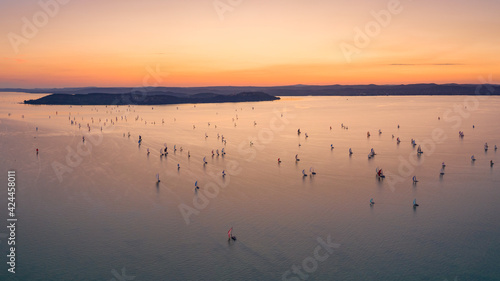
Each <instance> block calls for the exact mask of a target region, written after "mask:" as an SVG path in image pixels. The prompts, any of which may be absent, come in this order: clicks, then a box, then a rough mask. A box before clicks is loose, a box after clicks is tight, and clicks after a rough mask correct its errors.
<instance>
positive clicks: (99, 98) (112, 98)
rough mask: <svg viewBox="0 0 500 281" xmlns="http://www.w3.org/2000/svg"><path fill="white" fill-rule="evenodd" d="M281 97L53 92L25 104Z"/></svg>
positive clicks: (267, 97)
mask: <svg viewBox="0 0 500 281" xmlns="http://www.w3.org/2000/svg"><path fill="white" fill-rule="evenodd" d="M277 99H279V98H278V97H275V96H271V95H269V94H266V93H263V92H243V93H239V94H233V95H218V94H213V93H202V94H197V95H192V96H186V95H184V96H181V97H178V96H172V95H152V94H146V95H141V94H133V93H125V94H107V93H90V94H51V95H48V96H45V97H42V98H39V99H35V100H25V101H24V103H25V104H49V105H128V104H135V105H162V104H182V103H224V102H249V101H273V100H277Z"/></svg>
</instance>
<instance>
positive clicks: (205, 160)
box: [203, 157, 207, 165]
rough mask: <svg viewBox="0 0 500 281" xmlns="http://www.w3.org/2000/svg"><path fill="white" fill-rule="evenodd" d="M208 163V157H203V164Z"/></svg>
mask: <svg viewBox="0 0 500 281" xmlns="http://www.w3.org/2000/svg"><path fill="white" fill-rule="evenodd" d="M205 164H207V157H203V165H205Z"/></svg>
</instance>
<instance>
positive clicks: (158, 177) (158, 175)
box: [156, 174, 160, 182]
mask: <svg viewBox="0 0 500 281" xmlns="http://www.w3.org/2000/svg"><path fill="white" fill-rule="evenodd" d="M156 180H157V182H160V174H156Z"/></svg>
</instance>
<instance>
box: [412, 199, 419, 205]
mask: <svg viewBox="0 0 500 281" xmlns="http://www.w3.org/2000/svg"><path fill="white" fill-rule="evenodd" d="M413 207H418V204H417V199H413Z"/></svg>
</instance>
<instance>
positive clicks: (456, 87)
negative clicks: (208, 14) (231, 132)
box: [0, 84, 500, 98]
mask: <svg viewBox="0 0 500 281" xmlns="http://www.w3.org/2000/svg"><path fill="white" fill-rule="evenodd" d="M478 88H479V89H480V90H481V91H480V93H479V94H482V95H484V94H488V93H489V94H490V95H500V85H486V84H485V85H476V84H408V85H373V84H370V85H326V86H315V85H291V86H274V87H250V86H249V87H240V86H219V87H143V88H130V87H125V88H114V87H111V88H109V87H108V88H106V87H85V88H52V89H20V88H9V89H0V92H25V93H53V94H74V95H83V94H91V93H101V94H120V95H122V94H123V93H134V92H137V93H142V92H145V93H146V94H147V95H153V96H156V95H167V96H172V97H179V98H185V97H188V96H198V97H203V96H206V95H234V94H235V93H241V92H264V93H267V94H269V95H272V96H309V95H310V96H382V95H391V96H404V95H411V96H414V95H416V96H419V95H475V94H477V93H476V91H477V89H478Z"/></svg>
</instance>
